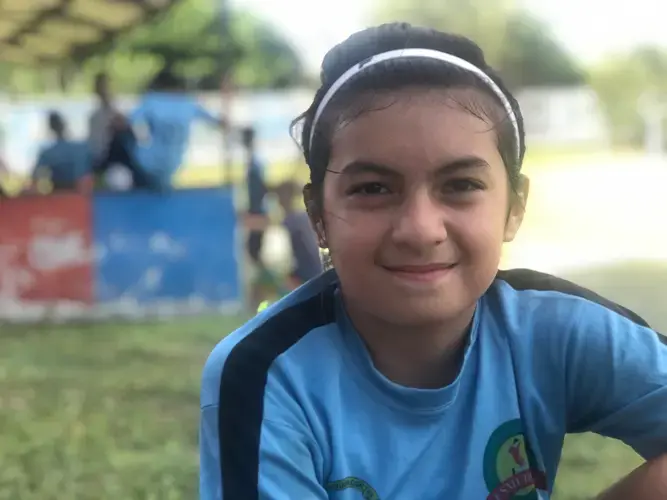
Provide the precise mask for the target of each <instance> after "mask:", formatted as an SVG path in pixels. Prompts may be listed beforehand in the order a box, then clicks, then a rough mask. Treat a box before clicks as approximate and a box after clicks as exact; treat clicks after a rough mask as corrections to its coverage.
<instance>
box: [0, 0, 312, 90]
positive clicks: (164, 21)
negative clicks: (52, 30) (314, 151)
mask: <svg viewBox="0 0 667 500" xmlns="http://www.w3.org/2000/svg"><path fill="white" fill-rule="evenodd" d="M228 25H229V26H228V28H229V30H228V32H227V33H222V32H221V29H220V22H219V18H218V13H217V12H216V2H214V1H212V0H183V1H181V2H179V3H178V4H177V5H176V6H175V7H174V8H173V9H171V10H170V11H169V12H167V13H166V14H165V15H163V16H162V17H161V18H159V19H158V20H157V21H155V22H153V23H150V24H147V25H145V26H141V27H138V28H137V29H135V30H133V31H132V32H131V33H129V34H127V35H125V36H122V37H120V38H119V39H118V40H116V41H115V43H114V46H113V47H111V49H110V50H109V51H107V52H106V53H103V54H100V55H98V56H95V57H92V58H90V59H87V60H86V61H83V62H79V61H71V62H70V63H69V67H70V68H71V70H72V71H71V72H72V73H73V74H72V75H71V79H70V80H71V81H70V85H69V88H70V90H72V91H74V92H76V91H83V92H89V91H90V85H91V80H92V76H93V75H94V74H95V73H97V72H99V71H102V70H107V71H109V72H110V73H112V74H113V79H114V87H115V89H116V90H117V91H118V92H124V93H134V92H138V91H141V90H142V89H143V88H145V86H146V84H147V83H148V81H150V79H151V78H152V77H153V75H155V74H156V73H157V72H158V71H159V70H160V69H162V68H163V67H165V66H168V67H170V68H172V69H173V70H174V71H175V72H176V73H179V74H181V76H185V77H186V79H188V80H189V81H190V83H191V84H192V88H196V89H199V90H212V89H218V88H219V84H220V79H221V76H222V74H223V73H225V74H227V73H230V72H231V74H232V76H233V79H234V80H235V82H236V83H237V84H238V85H240V86H243V87H246V88H247V87H251V88H254V87H276V86H277V87H282V86H286V85H292V84H295V83H298V82H299V81H300V78H301V75H302V74H303V71H302V66H301V62H300V60H299V58H298V56H297V54H296V51H295V50H294V49H293V48H292V47H291V46H290V45H289V43H288V42H287V41H286V40H285V39H284V37H283V36H282V35H281V34H280V33H278V32H277V31H276V30H274V29H273V28H272V27H271V26H269V25H268V24H267V23H266V22H264V21H262V20H260V19H258V18H257V17H256V16H254V15H252V14H251V13H249V12H247V11H243V10H234V11H231V12H230V15H229V23H228ZM66 65H67V63H66ZM0 70H3V74H2V77H1V78H0V88H1V86H3V85H4V86H5V88H9V89H10V90H11V89H13V88H14V89H17V90H20V91H22V92H26V91H27V92H35V91H45V90H49V89H45V88H41V86H43V82H45V81H46V82H51V81H53V82H57V79H54V78H53V77H52V76H50V77H49V78H47V79H45V78H44V76H45V75H46V74H48V73H49V72H50V71H51V70H50V69H45V68H29V69H25V68H19V69H16V68H8V69H7V71H4V68H1V67H0ZM53 87H55V85H53ZM51 90H53V88H51Z"/></svg>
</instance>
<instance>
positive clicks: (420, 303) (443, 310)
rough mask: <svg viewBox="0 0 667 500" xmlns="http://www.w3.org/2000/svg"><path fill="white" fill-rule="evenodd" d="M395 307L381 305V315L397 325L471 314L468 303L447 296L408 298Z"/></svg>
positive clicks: (414, 325)
mask: <svg viewBox="0 0 667 500" xmlns="http://www.w3.org/2000/svg"><path fill="white" fill-rule="evenodd" d="M391 303H394V304H396V305H395V306H393V307H386V306H385V307H381V308H380V311H379V312H380V314H379V317H381V318H382V319H383V320H384V321H386V322H388V323H391V324H394V325H396V326H405V327H413V328H416V327H420V326H428V325H433V324H437V323H448V322H451V321H455V320H456V319H458V318H461V316H462V315H467V314H469V312H470V310H471V306H470V305H468V304H463V303H459V301H456V303H448V302H447V299H445V298H439V297H438V298H431V297H429V298H422V299H414V298H412V299H407V300H405V299H404V300H402V301H401V302H400V303H397V302H393V301H392V302H389V301H387V302H385V304H391Z"/></svg>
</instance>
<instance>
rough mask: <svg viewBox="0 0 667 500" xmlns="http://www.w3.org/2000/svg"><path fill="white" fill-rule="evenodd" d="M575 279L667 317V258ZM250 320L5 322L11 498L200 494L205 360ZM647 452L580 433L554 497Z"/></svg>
mask: <svg viewBox="0 0 667 500" xmlns="http://www.w3.org/2000/svg"><path fill="white" fill-rule="evenodd" d="M576 278H577V279H578V280H579V281H581V282H585V283H587V284H592V285H593V286H595V288H596V289H598V290H600V291H601V292H603V293H607V294H609V292H611V295H612V296H615V298H618V299H622V298H625V299H628V303H630V304H636V305H637V307H638V310H639V311H640V312H642V313H644V314H646V315H647V316H648V317H649V318H650V319H652V320H654V321H656V322H658V321H661V323H660V325H661V326H660V327H661V328H665V327H666V326H667V317H665V316H664V313H663V310H662V308H661V305H662V304H664V303H665V299H666V298H667V292H666V290H665V289H664V288H665V287H664V283H667V266H664V267H662V268H660V267H658V266H657V265H650V264H646V263H639V264H628V265H624V266H620V267H617V268H604V269H591V270H588V271H587V272H585V273H583V274H580V275H578V276H577V277H576ZM631 283H634V284H635V285H636V286H634V287H631V286H629V285H630V284H631ZM661 284H662V285H663V286H662V288H660V286H661ZM656 290H662V295H659V294H656V293H654V292H655V291H656ZM240 321H241V318H218V317H215V318H198V319H183V320H179V321H176V322H170V323H159V324H113V325H110V324H109V325H99V324H98V325H78V326H57V327H53V326H49V327H47V326H32V327H27V326H21V327H19V326H5V327H3V328H2V331H1V332H0V345H1V346H2V348H1V350H0V428H1V429H2V434H1V435H0V500H16V499H21V500H56V499H58V500H62V499H68V500H69V499H76V500H112V499H113V500H115V499H121V498H122V499H124V500H130V499H137V500H140V499H141V500H144V499H146V500H148V499H155V500H158V499H159V500H177V499H178V500H180V499H188V500H189V499H193V498H196V496H197V419H198V404H199V400H198V390H199V377H200V370H201V367H202V363H203V362H204V360H205V358H206V356H207V354H208V352H209V351H210V349H211V348H212V347H213V346H214V345H215V343H216V342H217V341H218V340H219V339H220V338H221V337H223V336H224V335H225V334H226V333H227V332H229V331H231V330H233V329H234V327H235V326H236V325H237V324H238V323H239V322H240ZM639 463H640V460H639V459H638V457H637V456H636V455H635V454H634V453H633V452H632V451H630V450H629V449H628V448H626V447H625V446H624V445H622V444H620V443H617V442H614V441H612V440H609V439H603V438H600V437H598V436H593V435H584V436H572V437H569V438H568V439H567V442H566V446H565V453H564V455H563V460H562V464H561V469H560V473H559V476H558V481H557V492H556V495H555V498H556V499H557V500H579V499H585V498H591V496H592V495H594V494H595V493H597V492H599V491H600V490H601V489H603V488H604V487H606V486H608V485H609V484H611V483H612V482H613V481H614V480H615V479H617V478H619V477H621V476H622V475H624V474H626V473H627V472H629V471H630V470H631V469H632V468H634V467H635V466H636V465H637V464H639Z"/></svg>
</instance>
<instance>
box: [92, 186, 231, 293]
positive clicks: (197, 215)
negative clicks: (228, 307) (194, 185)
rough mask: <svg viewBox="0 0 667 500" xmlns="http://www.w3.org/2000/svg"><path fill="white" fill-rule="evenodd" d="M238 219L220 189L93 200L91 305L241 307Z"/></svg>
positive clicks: (228, 194)
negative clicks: (93, 271) (222, 305)
mask: <svg viewBox="0 0 667 500" xmlns="http://www.w3.org/2000/svg"><path fill="white" fill-rule="evenodd" d="M236 231H237V217H236V211H235V206H234V199H233V192H232V190H231V189H226V188H213V189H191V190H179V191H173V192H169V193H165V194H159V193H140V192H134V193H123V194H98V195H95V197H94V198H93V242H94V251H95V255H96V259H95V260H96V262H97V265H96V269H95V273H96V274H95V280H94V287H95V298H96V302H98V303H109V302H118V301H130V302H134V303H136V304H138V305H151V304H157V303H170V302H188V301H192V302H195V303H200V304H202V305H208V306H210V305H221V304H224V303H240V302H241V301H242V287H241V283H240V279H239V278H240V276H239V262H238V258H237V244H236Z"/></svg>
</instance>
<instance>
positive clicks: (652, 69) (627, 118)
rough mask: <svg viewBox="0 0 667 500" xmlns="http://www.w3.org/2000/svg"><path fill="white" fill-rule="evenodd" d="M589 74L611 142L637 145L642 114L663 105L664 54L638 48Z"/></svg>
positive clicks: (666, 55)
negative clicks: (610, 134) (608, 129)
mask: <svg viewBox="0 0 667 500" xmlns="http://www.w3.org/2000/svg"><path fill="white" fill-rule="evenodd" d="M589 73H590V83H591V86H592V87H593V89H594V90H595V91H596V93H597V95H598V97H599V99H600V102H601V103H602V107H603V110H604V112H605V115H606V117H607V122H608V124H609V126H610V129H611V133H612V139H613V140H614V142H615V143H617V144H626V145H639V144H641V142H642V138H643V136H644V119H643V116H642V115H643V113H644V112H646V111H649V109H648V108H650V107H655V106H660V105H664V104H665V103H667V101H666V97H665V96H667V53H665V52H664V51H662V50H660V49H658V48H655V47H639V48H636V49H635V50H632V51H629V52H627V53H624V54H617V55H615V56H613V57H609V58H607V59H605V60H603V61H602V62H601V63H599V64H597V65H595V66H593V67H592V68H591V69H590V72H589Z"/></svg>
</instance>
